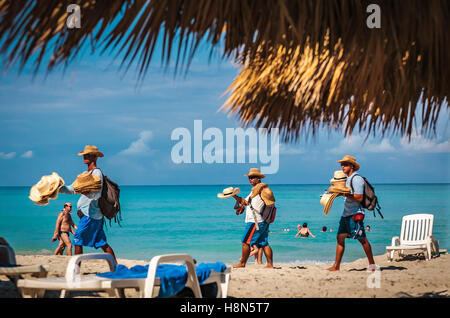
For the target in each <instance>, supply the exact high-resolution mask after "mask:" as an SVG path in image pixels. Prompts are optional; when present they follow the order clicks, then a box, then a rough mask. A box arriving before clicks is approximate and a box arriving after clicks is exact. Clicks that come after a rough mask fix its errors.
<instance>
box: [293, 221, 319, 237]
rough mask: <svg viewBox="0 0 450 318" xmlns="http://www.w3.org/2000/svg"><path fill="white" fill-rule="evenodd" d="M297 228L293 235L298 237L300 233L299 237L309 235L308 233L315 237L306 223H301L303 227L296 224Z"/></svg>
mask: <svg viewBox="0 0 450 318" xmlns="http://www.w3.org/2000/svg"><path fill="white" fill-rule="evenodd" d="M297 229H298V233H297V234H296V235H295V237H298V236H299V235H300V237H309V236H310V235H311V236H312V237H315V236H314V235H313V234H312V233H311V231H310V230H309V228H308V223H303V227H302V226H300V224H299V225H298V226H297Z"/></svg>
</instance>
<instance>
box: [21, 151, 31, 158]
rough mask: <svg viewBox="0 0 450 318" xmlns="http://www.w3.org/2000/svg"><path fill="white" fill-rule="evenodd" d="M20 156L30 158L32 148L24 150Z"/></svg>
mask: <svg viewBox="0 0 450 318" xmlns="http://www.w3.org/2000/svg"><path fill="white" fill-rule="evenodd" d="M20 157H22V158H26V159H29V158H32V157H33V151H32V150H28V151H26V152H24V153H23V154H22V155H21V156H20Z"/></svg>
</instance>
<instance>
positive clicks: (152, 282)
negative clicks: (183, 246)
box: [17, 253, 230, 297]
mask: <svg viewBox="0 0 450 318" xmlns="http://www.w3.org/2000/svg"><path fill="white" fill-rule="evenodd" d="M98 259H105V260H106V261H108V264H109V267H110V271H114V270H115V268H116V264H115V262H114V259H113V257H112V256H111V255H110V254H106V253H101V254H97V253H95V254H82V255H75V256H72V257H71V259H70V261H69V264H68V266H67V270H66V275H65V277H56V278H42V279H21V280H19V281H18V283H17V285H18V286H19V287H21V289H22V293H23V295H24V296H31V297H43V296H44V293H45V290H61V297H67V296H68V293H69V291H101V290H104V291H106V292H108V294H109V295H110V296H116V297H125V293H124V289H125V288H134V289H136V290H138V291H139V296H140V297H156V296H157V295H158V293H157V292H156V289H157V288H159V286H160V283H161V281H160V279H159V278H158V277H156V269H157V267H158V264H161V263H167V262H183V263H185V264H186V267H187V272H188V279H187V282H186V287H189V288H191V289H192V291H193V293H194V296H195V297H202V293H201V290H200V285H199V282H198V279H197V272H196V271H195V265H194V261H193V259H192V257H191V256H190V255H188V254H169V255H159V256H155V257H153V258H152V259H151V261H150V263H149V270H148V274H147V277H146V278H122V279H109V278H104V277H100V276H97V275H80V263H81V261H86V260H98ZM229 280H230V269H229V268H227V270H226V271H225V272H223V273H217V272H215V271H211V274H210V276H209V278H208V279H207V280H206V281H205V282H204V283H203V284H209V283H217V287H218V293H217V297H226V296H227V293H228V284H229Z"/></svg>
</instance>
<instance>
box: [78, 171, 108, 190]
mask: <svg viewBox="0 0 450 318" xmlns="http://www.w3.org/2000/svg"><path fill="white" fill-rule="evenodd" d="M72 186H73V192H75V193H83V192H97V191H100V189H101V188H102V182H101V180H100V178H99V177H97V176H96V175H93V174H92V173H89V172H87V171H86V172H83V173H82V174H79V175H78V176H77V179H76V180H75V182H74V183H73V185H72Z"/></svg>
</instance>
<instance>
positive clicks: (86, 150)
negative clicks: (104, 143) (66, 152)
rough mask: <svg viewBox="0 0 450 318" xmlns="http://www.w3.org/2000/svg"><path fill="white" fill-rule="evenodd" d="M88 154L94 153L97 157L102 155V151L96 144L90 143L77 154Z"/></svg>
mask: <svg viewBox="0 0 450 318" xmlns="http://www.w3.org/2000/svg"><path fill="white" fill-rule="evenodd" d="M89 154H92V155H96V156H97V157H103V153H101V152H100V151H99V150H98V148H97V147H96V146H90V145H87V146H85V147H84V150H83V151H81V152H79V153H78V155H79V156H83V155H89Z"/></svg>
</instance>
